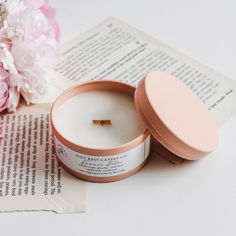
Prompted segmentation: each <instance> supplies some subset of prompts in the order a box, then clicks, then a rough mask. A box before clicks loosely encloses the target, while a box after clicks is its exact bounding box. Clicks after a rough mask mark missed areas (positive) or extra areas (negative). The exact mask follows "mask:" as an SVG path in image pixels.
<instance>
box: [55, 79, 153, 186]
mask: <svg viewBox="0 0 236 236" xmlns="http://www.w3.org/2000/svg"><path fill="white" fill-rule="evenodd" d="M94 90H105V91H114V92H119V93H121V94H126V95H129V96H131V97H132V98H134V93H135V88H134V87H132V86H130V85H128V84H125V83H121V82H115V81H104V80H102V81H92V82H87V83H83V84H80V85H77V86H74V87H72V88H70V89H68V90H66V91H65V92H63V93H62V94H61V95H60V96H59V97H58V98H57V99H56V101H55V103H54V104H53V106H52V109H51V127H52V133H53V137H54V145H55V150H56V155H57V158H58V160H59V162H60V163H61V165H62V166H63V167H64V168H65V169H66V170H67V171H68V172H70V173H71V174H73V175H75V176H77V177H79V178H81V179H84V180H87V181H92V182H111V181H116V180H120V179H123V178H126V177H128V176H130V175H133V174H134V173H136V172H137V171H139V170H140V169H141V168H142V167H143V166H144V164H145V163H146V161H147V159H148V156H149V153H150V133H149V131H148V130H147V129H146V131H145V132H144V133H141V134H140V135H139V136H138V137H136V138H135V139H134V140H132V141H131V142H128V143H126V144H124V145H121V146H118V147H114V148H107V149H94V148H90V147H85V146H81V145H79V144H78V143H73V142H71V141H69V140H68V139H67V137H64V136H63V135H61V134H60V130H59V129H58V128H56V127H55V124H54V116H55V114H56V111H57V109H58V108H59V107H60V106H61V105H62V104H63V103H65V102H66V101H67V100H68V99H70V98H71V97H73V96H76V95H78V94H81V93H86V92H89V91H94ZM65 125H66V124H65ZM78 135H79V134H78Z"/></svg>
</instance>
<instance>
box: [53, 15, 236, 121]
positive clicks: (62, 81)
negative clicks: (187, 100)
mask: <svg viewBox="0 0 236 236" xmlns="http://www.w3.org/2000/svg"><path fill="white" fill-rule="evenodd" d="M56 70H57V86H58V87H60V88H62V89H65V88H67V87H69V86H71V85H72V84H75V83H79V82H84V81H88V80H101V79H108V80H119V81H123V82H127V83H129V84H132V85H134V86H136V85H137V83H138V82H139V81H140V80H141V79H143V78H144V77H145V76H146V75H147V74H148V73H149V72H150V71H153V70H161V71H166V72H168V73H169V74H171V75H173V76H175V77H176V78H178V79H179V80H181V81H183V82H184V83H185V84H186V85H187V86H189V87H190V88H191V89H192V90H193V91H194V92H195V93H196V94H197V95H198V96H199V97H200V99H201V100H202V101H203V102H204V103H205V104H206V105H207V106H208V108H209V110H210V112H212V114H213V116H214V117H215V119H216V121H217V122H218V124H219V125H222V124H223V123H224V122H225V121H227V120H228V119H229V118H230V117H231V116H232V115H233V114H235V112H236V81H233V80H231V79H228V78H227V77H225V76H223V75H221V74H219V73H217V72H215V71H213V70H212V69H210V68H208V67H206V66H204V65H202V64H200V63H199V62H197V61H195V60H193V59H191V58H190V57H188V56H186V55H183V54H182V53H180V52H178V51H177V50H175V49H173V48H171V47H169V46H167V45H165V44H164V43H162V42H160V41H158V40H156V39H154V38H152V37H150V36H148V35H146V34H145V33H143V32H141V31H139V30H137V29H135V28H133V27H131V26H129V25H127V24H126V23H123V22H121V21H120V20H117V19H115V18H108V19H107V20H105V21H104V22H102V23H101V24H99V25H98V26H96V27H95V28H93V29H92V30H90V31H88V32H86V33H84V34H82V35H80V36H79V37H77V38H75V39H74V40H71V41H70V42H68V43H65V44H64V45H63V46H62V48H61V56H60V61H59V63H58V65H57V68H56Z"/></svg>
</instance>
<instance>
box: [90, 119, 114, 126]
mask: <svg viewBox="0 0 236 236" xmlns="http://www.w3.org/2000/svg"><path fill="white" fill-rule="evenodd" d="M93 124H94V125H100V126H104V125H111V120H93Z"/></svg>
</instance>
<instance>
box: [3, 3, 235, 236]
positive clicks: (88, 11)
mask: <svg viewBox="0 0 236 236" xmlns="http://www.w3.org/2000/svg"><path fill="white" fill-rule="evenodd" d="M52 3H53V4H54V6H56V8H57V11H58V17H59V21H60V24H61V27H62V32H63V41H64V40H68V39H70V38H72V37H74V36H76V35H77V34H79V33H81V32H83V31H85V30H87V29H89V28H90V27H92V26H93V25H95V24H97V23H99V22H100V21H101V20H103V19H105V18H106V17H108V16H111V15H113V16H116V17H118V18H120V19H122V20H125V21H127V22H128V23H131V24H132V25H134V26H136V27H138V28H139V29H141V30H143V31H146V32H147V33H150V34H152V35H153V36H155V37H157V38H159V39H160V40H162V41H164V42H166V43H168V44H170V45H171V46H173V47H175V48H177V49H179V50H180V51H183V52H185V53H187V54H188V55H191V56H192V57H194V58H196V59H198V60H200V61H201V62H203V63H205V64H207V65H209V66H211V67H213V68H214V69H216V70H218V71H220V72H222V73H224V74H226V75H228V76H229V77H231V78H235V79H236V67H235V61H236V33H235V32H236V31H235V22H236V14H235V9H236V2H235V1H234V0H231V1H230V0H225V1H216V0H214V1H213V0H212V1H211V0H198V1H193V0H181V1H174V0H172V1H171V0H165V1H161V0H145V1H144V0H143V1H141V0H140V1H137V0H129V1H128V0H119V1H112V0H99V1H95V0H86V1H82V0H74V1H72V0H67V1H59V0H53V1H52ZM235 102H236V101H235ZM220 137H221V140H220V145H219V148H218V150H217V153H215V154H214V157H212V158H211V157H210V156H209V157H207V158H206V159H204V160H201V161H198V162H186V163H184V164H183V165H180V166H173V165H171V164H169V163H168V162H166V161H165V160H162V159H156V158H152V159H151V160H150V161H149V163H148V165H147V166H146V167H145V168H144V169H143V170H142V171H141V172H139V173H138V174H136V175H135V176H133V177H130V178H128V179H126V180H123V181H120V182H115V183H109V184H92V183H88V185H87V196H88V198H87V201H88V212H87V213H85V214H66V215H57V214H54V213H47V212H40V213H34V212H27V213H9V214H0V222H1V223H0V233H1V235H18V236H20V235H24V236H27V235H34V236H37V235H57V236H59V235H70V236H73V235H76V236H78V235H82V236H86V235H96V236H100V235H109V236H110V235H148V236H150V235H155V236H156V235H161V236H166V235H171V236H173V235H174V236H177V235H181V236H185V235H186V236H189V235H191V236H195V235H196V236H199V235H204V236H205V235H214V236H220V235H227V236H231V235H232V236H233V235H236V226H235V221H236V149H235V142H236V117H234V118H232V119H231V120H230V121H229V122H227V123H226V124H225V125H224V127H223V128H222V129H221V132H220Z"/></svg>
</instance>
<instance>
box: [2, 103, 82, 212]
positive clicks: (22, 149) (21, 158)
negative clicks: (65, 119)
mask: <svg viewBox="0 0 236 236" xmlns="http://www.w3.org/2000/svg"><path fill="white" fill-rule="evenodd" d="M49 108H50V104H38V105H34V106H26V105H21V106H20V108H19V110H18V111H17V112H16V113H10V114H9V113H3V114H2V115H1V116H0V153H1V158H0V167H1V169H0V212H9V211H28V210H31V211H32V210H33V211H35V210H46V211H54V212H57V213H66V212H84V211H85V182H84V181H82V180H79V179H78V178H75V177H73V176H72V175H70V174H68V173H67V172H66V171H65V170H64V169H63V168H62V167H61V166H60V165H59V163H58V162H57V160H56V156H55V153H54V147H53V140H52V134H51V129H50V122H49Z"/></svg>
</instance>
